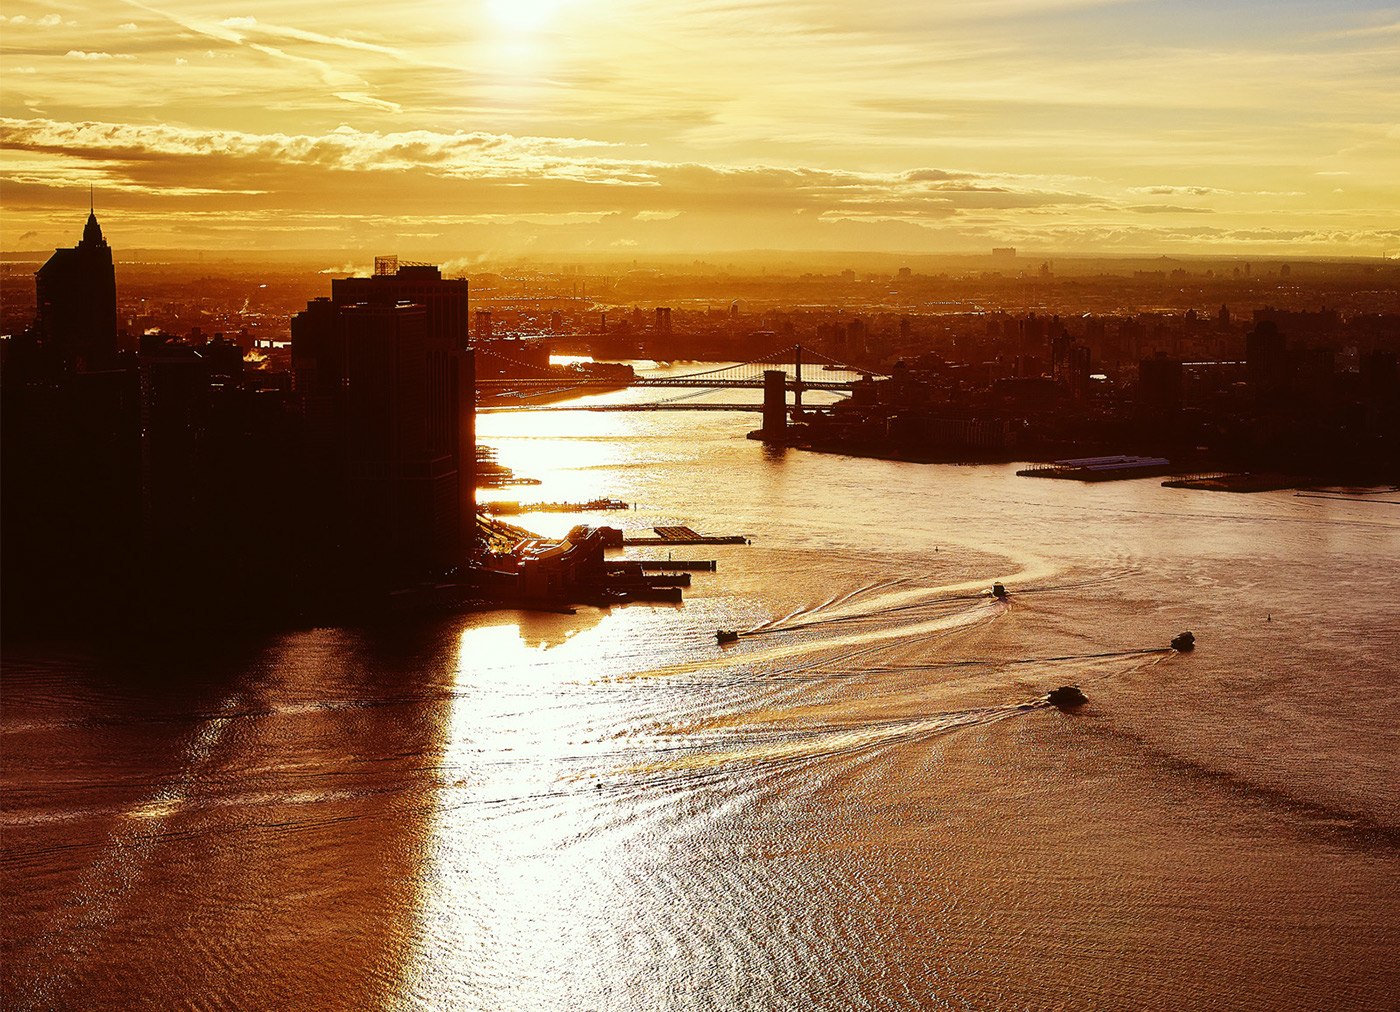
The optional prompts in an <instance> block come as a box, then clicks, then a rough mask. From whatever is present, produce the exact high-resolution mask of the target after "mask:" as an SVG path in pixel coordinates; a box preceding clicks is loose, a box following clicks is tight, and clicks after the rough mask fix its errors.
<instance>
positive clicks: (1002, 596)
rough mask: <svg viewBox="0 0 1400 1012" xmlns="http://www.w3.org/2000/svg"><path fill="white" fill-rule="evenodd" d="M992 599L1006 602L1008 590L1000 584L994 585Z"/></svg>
mask: <svg viewBox="0 0 1400 1012" xmlns="http://www.w3.org/2000/svg"><path fill="white" fill-rule="evenodd" d="M992 597H994V598H996V599H997V600H998V601H1005V600H1006V588H1005V587H1003V586H1002V585H1001V584H1000V583H994V584H992Z"/></svg>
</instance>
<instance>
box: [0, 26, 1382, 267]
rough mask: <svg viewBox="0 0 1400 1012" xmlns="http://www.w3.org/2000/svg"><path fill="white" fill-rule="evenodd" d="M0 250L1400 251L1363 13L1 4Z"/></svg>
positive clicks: (1377, 30) (1378, 57)
mask: <svg viewBox="0 0 1400 1012" xmlns="http://www.w3.org/2000/svg"><path fill="white" fill-rule="evenodd" d="M0 10H3V15H2V16H0V21H3V24H2V25H0V33H2V34H3V62H0V78H2V79H3V93H0V113H3V120H0V129H2V130H3V134H2V137H3V144H4V152H3V176H0V201H3V206H4V213H3V218H0V246H3V248H4V249H5V250H10V251H14V250H26V249H44V248H51V247H53V246H56V245H72V244H73V243H74V242H75V241H76V239H77V237H78V235H79V233H80V232H81V226H82V220H83V218H84V217H85V215H86V211H87V188H88V186H89V184H91V185H93V186H95V187H96V191H97V204H98V209H99V217H100V218H101V219H102V221H103V223H104V227H105V228H106V230H107V232H108V235H109V238H110V239H111V240H112V242H113V245H114V246H116V247H118V249H119V250H120V249H133V248H136V247H171V248H191V249H193V248H200V249H209V250H219V251H243V250H258V249H293V248H308V249H310V248H316V249H323V250H341V249H343V250H346V251H347V252H352V251H353V252H362V251H364V250H371V251H381V252H389V251H395V250H397V251H398V252H400V253H402V254H404V255H406V256H414V255H428V254H436V253H450V252H460V253H467V252H478V253H486V254H488V255H490V254H493V253H495V254H515V253H522V252H530V251H535V252H539V253H551V252H568V251H592V252H612V251H616V252H619V253H621V252H627V251H633V252H636V253H646V252H668V251H673V252H696V253H703V252H711V251H722V250H750V249H787V250H884V251H899V252H921V251H926V252H940V251H948V252H957V251H974V252H982V251H986V250H988V249H990V248H991V247H992V246H1002V245H1010V246H1017V247H1019V248H1021V249H1024V250H1027V251H1046V252H1067V253H1068V252H1109V253H1113V252H1168V253H1256V254H1288V255H1302V254H1309V255H1317V254H1328V255H1332V254H1336V255H1361V256H1377V255H1380V254H1381V253H1382V252H1385V251H1389V252H1391V253H1392V254H1400V6H1397V4H1395V3H1393V2H1390V3H1382V2H1377V0H1331V2H1319V0H1310V2H1306V3H1305V2H1300V0H1268V2H1264V0H1214V2H1203V0H1172V2H1157V0H959V2H955V3H954V2H947V3H945V2H940V0H923V2H914V3H910V2H909V0H897V2H896V0H864V2H854V0H781V2H779V0H755V2H742V0H684V2H682V0H676V2H669V3H668V2H659V0H455V2H445V0H393V2H389V0H385V2H383V3H377V4H376V3H367V2H364V0H341V2H338V3H331V2H326V0H277V2H276V3H272V2H269V0H150V2H146V0H76V2H62V3H58V2H54V3H31V2H26V0H6V2H5V4H4V6H3V8H0Z"/></svg>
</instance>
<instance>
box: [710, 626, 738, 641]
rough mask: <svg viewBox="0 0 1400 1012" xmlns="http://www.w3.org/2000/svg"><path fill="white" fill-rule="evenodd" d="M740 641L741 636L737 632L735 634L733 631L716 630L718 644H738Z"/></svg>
mask: <svg viewBox="0 0 1400 1012" xmlns="http://www.w3.org/2000/svg"><path fill="white" fill-rule="evenodd" d="M738 639H739V634H738V633H737V632H735V631H734V630H733V629H716V630H715V642H717V643H734V642H736V641H737V640H738Z"/></svg>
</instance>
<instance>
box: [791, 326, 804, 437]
mask: <svg viewBox="0 0 1400 1012" xmlns="http://www.w3.org/2000/svg"><path fill="white" fill-rule="evenodd" d="M793 365H794V369H793V382H792V417H793V418H794V419H796V420H797V421H801V420H802V345H800V344H799V345H798V346H797V350H796V352H795V354H794V355H793Z"/></svg>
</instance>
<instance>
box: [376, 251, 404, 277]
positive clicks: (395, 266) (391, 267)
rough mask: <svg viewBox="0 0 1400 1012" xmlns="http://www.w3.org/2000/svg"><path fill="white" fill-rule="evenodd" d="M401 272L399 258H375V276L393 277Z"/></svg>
mask: <svg viewBox="0 0 1400 1012" xmlns="http://www.w3.org/2000/svg"><path fill="white" fill-rule="evenodd" d="M398 272H399V258H398V257H397V256H386V257H375V258H374V276H375V277H380V276H381V275H389V276H391V277H392V276H393V275H395V274H397V273H398Z"/></svg>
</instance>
